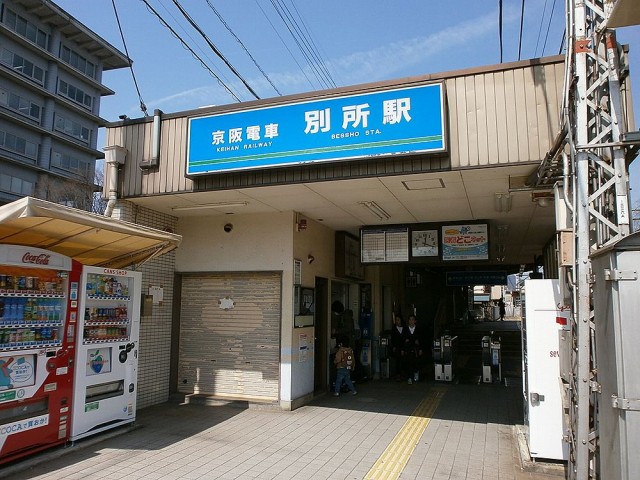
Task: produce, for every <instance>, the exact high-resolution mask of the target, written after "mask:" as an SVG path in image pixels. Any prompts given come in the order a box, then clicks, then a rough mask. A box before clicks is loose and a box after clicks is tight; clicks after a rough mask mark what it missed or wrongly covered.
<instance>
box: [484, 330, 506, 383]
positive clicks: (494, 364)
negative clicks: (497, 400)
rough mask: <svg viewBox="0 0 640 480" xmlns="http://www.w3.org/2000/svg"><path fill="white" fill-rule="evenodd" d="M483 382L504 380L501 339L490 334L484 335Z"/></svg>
mask: <svg viewBox="0 0 640 480" xmlns="http://www.w3.org/2000/svg"><path fill="white" fill-rule="evenodd" d="M482 382H483V383H493V382H496V383H500V382H502V357H501V352H500V339H497V340H494V339H493V338H492V337H490V336H489V335H485V336H484V337H482Z"/></svg>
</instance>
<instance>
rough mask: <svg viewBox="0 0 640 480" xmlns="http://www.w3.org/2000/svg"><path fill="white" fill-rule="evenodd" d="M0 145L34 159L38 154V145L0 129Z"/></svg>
mask: <svg viewBox="0 0 640 480" xmlns="http://www.w3.org/2000/svg"><path fill="white" fill-rule="evenodd" d="M0 147H2V148H4V149H6V150H10V151H12V152H16V153H19V154H20V155H24V156H25V157H29V158H32V159H34V160H35V159H36V157H37V156H38V145H36V144H35V143H33V142H29V141H28V140H26V139H25V138H22V137H18V136H17V135H14V134H13V133H8V132H3V131H2V130H0Z"/></svg>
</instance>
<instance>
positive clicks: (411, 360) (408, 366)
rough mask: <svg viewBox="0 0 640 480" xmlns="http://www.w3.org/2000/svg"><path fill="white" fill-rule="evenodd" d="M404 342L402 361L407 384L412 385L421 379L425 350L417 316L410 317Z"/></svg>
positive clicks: (405, 330)
mask: <svg viewBox="0 0 640 480" xmlns="http://www.w3.org/2000/svg"><path fill="white" fill-rule="evenodd" d="M407 324H408V325H407V327H406V328H405V329H404V336H403V341H402V359H403V363H404V372H405V375H406V376H407V383H408V384H409V385H411V384H412V383H413V382H417V381H418V380H419V378H420V368H421V365H422V360H423V358H424V349H423V345H422V342H423V340H422V337H421V336H420V329H419V328H418V327H417V326H416V316H415V315H409V318H408V319H407Z"/></svg>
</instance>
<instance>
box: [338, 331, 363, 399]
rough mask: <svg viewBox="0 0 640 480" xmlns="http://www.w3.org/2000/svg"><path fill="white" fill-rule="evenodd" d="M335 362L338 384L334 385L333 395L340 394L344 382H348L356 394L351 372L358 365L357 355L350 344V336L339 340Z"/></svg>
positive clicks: (350, 388)
mask: <svg viewBox="0 0 640 480" xmlns="http://www.w3.org/2000/svg"><path fill="white" fill-rule="evenodd" d="M333 363H335V364H336V385H335V387H334V391H333V396H334V397H337V396H339V395H340V389H341V388H342V382H344V383H346V384H347V387H349V390H351V395H356V394H357V393H358V392H356V387H354V386H353V382H352V381H351V372H352V371H353V368H354V367H355V365H356V359H355V355H354V354H353V349H352V348H351V347H350V346H349V337H346V336H345V337H342V338H340V340H338V351H337V352H336V356H335V358H334V359H333Z"/></svg>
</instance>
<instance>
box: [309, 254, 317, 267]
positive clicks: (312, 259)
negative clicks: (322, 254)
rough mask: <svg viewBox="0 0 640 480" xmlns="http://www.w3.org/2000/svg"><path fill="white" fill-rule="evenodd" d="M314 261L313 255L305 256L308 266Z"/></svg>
mask: <svg viewBox="0 0 640 480" xmlns="http://www.w3.org/2000/svg"><path fill="white" fill-rule="evenodd" d="M315 259H316V257H314V256H313V255H311V254H309V255H307V263H308V264H309V265H311V264H312V263H313V261H314V260H315Z"/></svg>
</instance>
